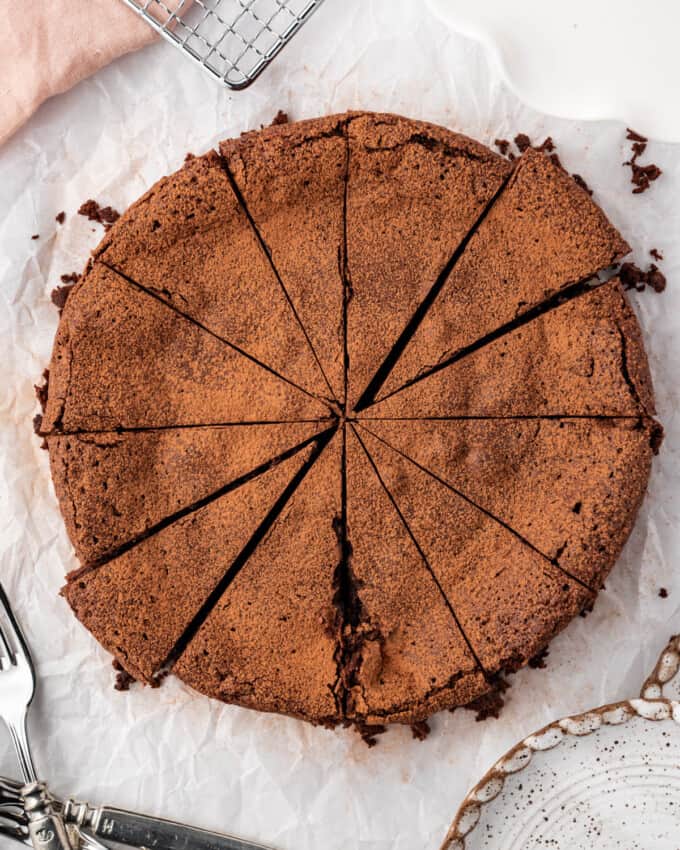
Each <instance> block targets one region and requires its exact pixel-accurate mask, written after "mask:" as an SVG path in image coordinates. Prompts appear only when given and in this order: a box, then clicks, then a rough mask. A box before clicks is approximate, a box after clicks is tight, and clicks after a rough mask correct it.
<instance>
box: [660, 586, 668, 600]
mask: <svg viewBox="0 0 680 850" xmlns="http://www.w3.org/2000/svg"><path fill="white" fill-rule="evenodd" d="M659 596H660V597H661V598H662V599H668V591H667V590H666V588H665V587H660V588H659Z"/></svg>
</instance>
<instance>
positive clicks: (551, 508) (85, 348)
mask: <svg viewBox="0 0 680 850" xmlns="http://www.w3.org/2000/svg"><path fill="white" fill-rule="evenodd" d="M627 250H628V246H627V245H626V242H625V240H624V239H623V237H621V235H620V234H619V233H618V232H617V231H616V230H615V228H614V227H613V226H612V225H611V224H610V223H609V222H608V220H607V219H606V217H605V215H604V213H603V212H602V210H600V209H599V207H597V206H596V205H595V204H594V203H593V202H592V200H591V199H590V198H589V197H588V195H587V194H585V193H584V192H583V190H582V189H581V188H580V187H579V186H578V185H577V184H576V183H575V182H573V181H572V180H571V178H570V177H569V176H568V175H566V174H565V173H564V172H563V171H561V170H560V169H559V168H558V167H557V166H556V165H555V164H553V163H552V162H551V161H550V159H549V158H548V157H546V156H545V155H544V154H543V153H541V152H539V151H534V150H531V149H530V150H527V151H525V153H524V154H523V156H522V157H520V158H519V159H518V160H517V161H516V162H515V163H509V162H507V161H506V160H504V159H502V158H500V157H498V156H497V155H496V154H495V153H493V152H492V151H490V150H489V149H487V148H485V147H484V146H483V145H481V144H479V143H478V142H475V141H473V140H471V139H467V138H465V137H463V136H460V135H459V134H456V133H453V132H451V131H450V130H447V129H445V128H441V127H435V126H434V125H432V124H428V123H426V122H422V121H414V120H411V119H408V118H403V117H401V116H395V115H383V114H374V113H366V112H349V113H346V114H343V115H334V116H329V117H326V118H321V119H313V120H308V121H303V122H299V123H297V124H287V125H286V124H281V125H277V126H275V127H270V128H267V129H264V130H262V131H258V132H250V133H245V134H243V135H242V136H241V137H240V138H238V139H233V140H227V141H224V142H222V143H221V145H220V146H219V151H214V152H210V153H208V154H206V155H204V156H201V157H191V158H188V159H187V162H186V163H185V165H184V166H183V167H182V168H181V169H180V170H179V171H178V172H176V173H175V174H173V175H170V176H169V177H166V178H163V179H162V180H160V181H159V182H158V183H157V184H156V185H155V186H153V187H152V188H151V189H150V190H149V191H148V192H147V193H146V194H145V195H144V196H143V197H142V198H141V199H139V200H138V201H137V202H135V203H134V204H133V205H132V206H131V207H130V208H129V210H128V211H127V212H126V213H124V214H123V215H122V216H121V218H120V219H119V221H118V222H116V224H115V225H114V226H113V227H111V229H110V230H109V231H108V232H107V234H106V236H105V238H104V240H103V241H102V243H101V244H100V246H99V247H98V248H97V250H96V251H95V252H94V255H93V258H92V259H91V260H90V262H89V263H88V266H87V268H86V270H85V273H84V274H83V276H82V278H80V280H79V281H78V282H77V283H76V284H75V285H74V287H73V289H72V290H71V291H70V293H69V297H68V299H67V300H66V303H65V305H63V312H62V314H61V318H60V323H59V327H58V330H57V335H56V338H55V343H54V348H53V354H52V360H51V363H50V368H49V372H46V373H45V378H46V384H45V385H44V386H42V387H40V388H38V398H39V400H40V402H41V405H42V406H43V413H42V417H40V416H38V417H37V425H36V428H37V430H38V432H39V434H40V436H41V437H43V438H45V441H46V446H47V448H48V450H49V453H50V466H51V471H52V477H53V480H54V486H55V492H56V494H57V497H58V499H59V504H60V507H61V510H62V513H63V515H64V520H65V525H66V530H67V532H68V534H69V537H70V539H71V542H72V543H73V546H74V548H75V553H76V555H77V557H78V559H79V562H80V566H79V568H77V569H73V570H72V571H71V572H70V573H69V574H68V576H67V582H66V585H65V587H64V588H63V591H62V593H63V595H64V596H65V597H66V599H67V600H68V602H69V604H70V605H71V608H72V609H73V611H74V613H75V615H76V616H77V617H78V618H79V619H80V620H81V621H82V623H83V624H84V625H85V626H86V627H87V628H88V629H89V630H90V632H91V633H92V634H93V635H94V637H95V638H96V639H97V640H98V641H99V642H100V643H101V644H102V646H104V647H105V648H106V649H107V650H108V651H109V652H111V653H112V654H113V655H114V656H115V659H116V661H117V663H118V664H119V665H120V666H121V668H122V669H123V670H125V671H126V673H127V674H130V675H131V676H133V677H135V678H137V679H139V680H141V681H142V682H146V683H149V684H158V683H160V681H162V679H163V677H164V675H165V674H166V673H167V672H174V673H175V674H177V675H178V676H179V677H180V678H181V679H182V680H183V681H184V682H185V683H186V684H187V685H188V686H190V687H191V688H193V689H194V690H196V691H198V692H201V693H203V694H205V695H207V696H208V697H211V698H214V699H218V700H222V701H224V702H227V703H235V704H238V705H242V706H245V707H248V708H251V709H259V710H262V711H271V712H278V713H282V714H288V715H292V716H294V717H297V718H300V719H303V720H307V721H310V722H312V723H317V724H323V725H325V726H329V727H330V726H334V725H352V726H354V727H355V728H356V729H357V730H358V731H359V732H360V733H361V734H362V736H363V737H364V738H365V740H366V741H367V742H368V743H369V744H372V743H374V742H375V737H376V735H377V734H378V733H379V732H381V731H382V730H383V729H384V727H385V726H386V725H387V724H389V723H405V724H411V725H412V726H413V727H414V731H415V732H417V733H418V734H420V735H422V733H423V724H424V721H425V720H426V719H427V717H428V716H429V715H431V714H432V713H434V712H436V711H439V710H442V709H448V708H454V707H456V706H459V705H467V704H470V703H472V704H477V705H480V704H481V703H479V702H477V701H478V700H480V698H482V699H483V698H487V700H488V699H489V698H490V697H489V695H493V693H494V689H496V688H497V687H498V682H499V681H502V677H503V675H504V674H506V673H508V672H512V671H514V670H516V669H518V668H519V667H521V666H523V665H525V664H527V663H529V662H530V661H531V659H532V658H535V657H537V656H538V655H539V654H540V653H541V652H543V651H544V650H545V649H546V647H547V645H548V643H549V642H550V640H551V639H552V638H553V637H554V636H555V635H556V634H558V633H559V631H560V630H561V629H563V628H564V627H565V626H566V625H567V624H568V623H569V621H570V620H571V619H572V618H573V617H574V616H575V615H576V614H578V613H579V612H581V611H583V610H584V609H589V608H590V607H592V604H593V602H594V600H595V597H596V595H597V593H598V592H599V590H600V589H601V587H602V585H603V582H604V580H605V578H606V576H607V575H608V573H609V571H610V569H611V568H612V567H613V565H614V563H615V561H616V559H617V557H618V555H619V553H620V551H621V549H622V547H623V545H624V544H625V541H626V539H627V537H628V535H629V534H630V531H631V529H632V526H633V523H634V521H635V517H636V514H637V511H638V508H639V505H640V503H641V500H642V498H643V495H644V492H645V489H646V485H647V480H648V476H649V471H650V466H651V457H652V454H654V453H656V451H657V450H658V448H659V445H660V442H661V437H662V433H663V432H662V429H661V426H660V425H659V424H658V423H657V422H655V420H654V419H653V416H654V398H653V392H652V384H651V378H650V374H649V368H648V365H647V359H646V356H645V351H644V346H643V342H642V335H641V331H640V328H639V326H638V323H637V320H636V317H635V314H634V312H633V309H632V308H631V306H630V305H629V303H628V300H627V298H626V295H625V293H624V292H623V289H622V286H621V284H620V282H619V280H618V278H616V277H610V279H608V280H607V281H606V282H602V281H600V280H599V279H598V278H597V277H593V276H595V275H597V274H598V273H600V272H603V271H605V270H606V269H608V268H609V267H610V266H611V265H612V263H615V262H617V261H618V260H619V259H620V258H621V256H622V255H623V254H625V253H626V251H627ZM602 277H603V278H604V277H605V276H604V275H602Z"/></svg>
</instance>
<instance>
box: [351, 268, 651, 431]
mask: <svg viewBox="0 0 680 850" xmlns="http://www.w3.org/2000/svg"><path fill="white" fill-rule="evenodd" d="M653 412H654V399H653V394H652V384H651V378H650V375H649V367H648V365H647V358H646V355H645V352H644V348H643V345H642V337H641V333H640V328H639V325H638V323H637V320H636V318H635V314H634V313H633V311H632V310H631V308H630V306H629V304H628V301H627V299H626V296H625V294H624V292H623V290H622V288H621V284H620V283H619V281H618V279H613V280H611V281H609V282H608V283H606V284H603V285H602V286H599V287H598V288H596V289H591V290H589V291H588V292H586V293H585V294H582V295H580V296H579V297H577V298H573V299H572V300H570V301H568V302H566V303H564V304H561V305H560V306H558V307H555V308H554V309H552V310H550V311H549V312H546V313H544V314H542V315H541V316H538V317H536V318H533V319H532V320H531V321H529V322H527V323H526V324H523V325H521V326H520V327H517V328H515V329H514V330H511V331H509V332H508V333H506V334H504V335H503V336H501V337H499V338H498V339H496V340H494V341H492V342H489V343H488V344H486V345H484V346H482V347H481V348H478V349H477V350H475V351H472V352H470V353H468V354H466V355H465V356H464V357H462V358H461V359H459V360H456V361H454V362H453V363H451V364H449V365H448V366H445V367H444V368H442V369H439V370H438V371H435V372H433V373H431V374H430V375H428V376H426V377H424V378H422V379H421V380H418V381H416V382H415V383H413V384H410V385H409V386H407V387H406V388H404V389H403V390H400V391H399V392H397V393H396V394H395V395H392V396H390V397H389V398H386V399H385V400H384V401H381V402H378V403H377V404H375V405H372V406H371V407H369V408H367V409H366V410H365V411H362V414H361V415H362V416H366V417H378V418H391V417H410V418H424V417H460V416H546V415H549V416H640V415H642V414H645V413H647V414H652V413H653Z"/></svg>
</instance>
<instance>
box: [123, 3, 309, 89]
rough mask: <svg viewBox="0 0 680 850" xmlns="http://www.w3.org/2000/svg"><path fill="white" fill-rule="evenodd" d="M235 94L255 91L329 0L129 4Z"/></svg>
mask: <svg viewBox="0 0 680 850" xmlns="http://www.w3.org/2000/svg"><path fill="white" fill-rule="evenodd" d="M125 2H126V3H127V5H128V6H130V7H131V8H132V9H133V10H134V11H135V12H137V13H138V14H139V15H141V16H142V17H143V18H144V19H145V20H146V21H147V22H148V23H149V24H150V25H151V26H152V27H153V28H154V29H155V30H156V32H158V33H159V34H160V35H161V36H163V38H165V39H166V40H167V41H169V42H170V43H171V44H174V45H175V47H177V48H178V49H180V50H181V51H182V52H183V53H185V54H186V55H187V56H189V57H190V58H191V59H192V60H193V61H194V62H196V63H197V64H198V65H200V66H201V67H202V68H203V69H204V70H205V71H207V72H208V73H209V74H210V75H211V76H212V77H214V78H215V79H217V80H219V81H220V82H222V83H224V84H225V85H227V86H229V88H232V89H244V88H246V86H249V85H250V84H251V83H252V82H253V81H254V80H255V79H256V78H257V77H258V76H259V75H260V74H261V73H262V71H263V70H264V69H265V68H266V67H267V65H269V63H270V62H271V61H272V59H273V58H274V57H275V56H276V54H277V53H278V52H279V51H280V50H281V48H282V47H284V46H285V45H286V44H287V43H288V42H289V41H290V40H291V38H292V37H293V36H294V35H295V33H296V32H297V31H298V30H299V29H300V27H301V26H302V25H303V24H304V23H305V22H306V21H307V20H308V18H309V17H310V15H311V14H312V13H313V12H314V11H316V9H318V7H319V6H320V5H321V3H322V2H323V0H125Z"/></svg>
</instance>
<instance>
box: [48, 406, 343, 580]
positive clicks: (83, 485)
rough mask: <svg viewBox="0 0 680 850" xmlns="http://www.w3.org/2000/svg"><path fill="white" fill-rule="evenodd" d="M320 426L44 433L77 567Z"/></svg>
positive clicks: (309, 435)
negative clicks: (46, 436) (47, 435)
mask: <svg viewBox="0 0 680 850" xmlns="http://www.w3.org/2000/svg"><path fill="white" fill-rule="evenodd" d="M327 427H328V423H325V424H322V423H318V422H314V423H286V424H276V425H266V424H263V425H225V426H221V427H215V428H200V427H199V428H171V429H152V430H150V431H124V432H121V433H118V432H115V431H113V432H104V433H100V434H64V435H59V436H57V435H54V436H49V437H48V438H47V446H48V449H49V452H50V466H51V469H52V480H53V481H54V488H55V490H56V493H57V498H58V499H59V506H60V508H61V512H62V515H63V517H64V521H65V523H66V530H67V531H68V535H69V537H70V539H71V542H72V543H73V545H74V547H75V550H76V555H77V556H78V558H79V560H80V562H81V563H82V564H91V563H92V562H93V561H97V560H99V559H101V558H102V557H103V556H105V555H106V554H107V553H111V552H113V550H115V549H116V548H117V547H119V546H121V545H122V544H124V543H127V542H128V541H131V540H133V539H134V538H136V537H138V536H139V535H140V534H144V533H148V531H149V529H152V528H153V527H154V526H155V525H157V524H158V523H159V522H161V521H163V520H165V519H167V518H168V517H170V516H172V515H173V514H175V513H177V512H178V511H182V510H186V509H187V508H189V507H191V506H192V505H193V504H194V503H196V502H199V501H200V500H201V499H205V498H206V497H208V496H210V494H212V493H214V492H215V491H217V490H219V489H220V488H224V487H227V486H231V484H232V482H235V481H238V480H240V479H241V478H242V477H244V476H248V475H252V474H253V471H254V470H257V469H258V468H260V467H262V466H263V465H265V464H267V463H268V462H270V461H272V460H273V459H274V458H276V457H277V456H278V455H280V454H282V453H284V452H287V451H292V450H293V448H294V447H296V446H298V445H300V444H301V443H303V442H304V441H305V440H310V439H312V438H313V436H314V435H315V434H316V433H318V432H319V431H320V430H322V429H323V428H327ZM260 471H262V470H260Z"/></svg>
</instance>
